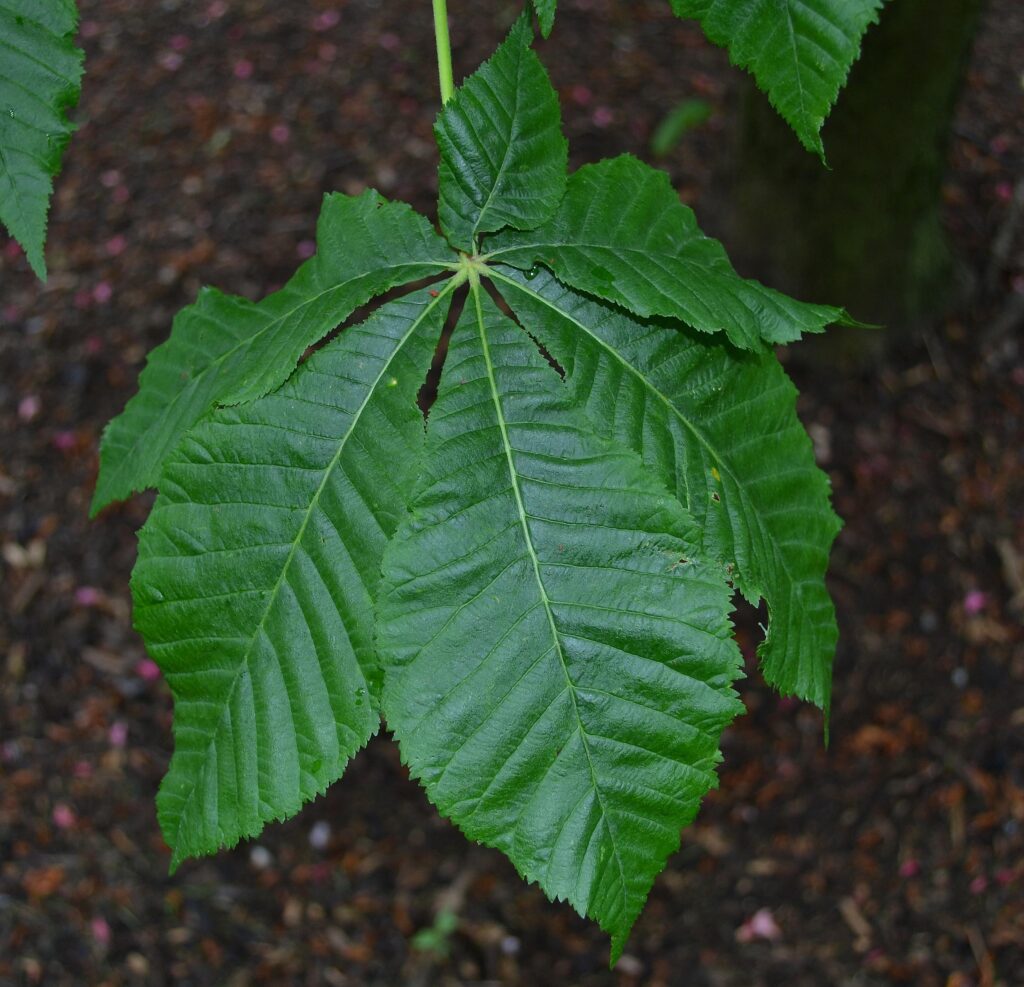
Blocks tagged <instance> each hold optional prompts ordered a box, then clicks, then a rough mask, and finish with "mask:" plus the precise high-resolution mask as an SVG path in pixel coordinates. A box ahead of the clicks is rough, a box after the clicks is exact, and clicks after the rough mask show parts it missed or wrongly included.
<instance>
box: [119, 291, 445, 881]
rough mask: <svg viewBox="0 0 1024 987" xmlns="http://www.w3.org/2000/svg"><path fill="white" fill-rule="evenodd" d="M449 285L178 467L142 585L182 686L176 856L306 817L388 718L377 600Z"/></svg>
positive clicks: (333, 357) (165, 789) (417, 447)
mask: <svg viewBox="0 0 1024 987" xmlns="http://www.w3.org/2000/svg"><path fill="white" fill-rule="evenodd" d="M449 298H450V290H449V291H445V292H443V293H442V294H441V295H438V297H437V298H431V296H430V294H429V293H428V292H426V291H421V292H418V293H416V294H412V295H409V296H406V297H405V298H402V299H399V300H397V301H394V302H391V303H389V304H388V305H386V306H384V307H382V308H381V309H379V310H378V311H377V312H376V313H374V315H373V316H371V318H370V319H369V320H367V321H366V322H365V323H363V324H362V325H360V326H355V327H352V328H349V329H347V330H346V331H345V332H344V333H343V334H342V335H341V336H340V337H339V339H337V340H335V341H333V342H332V343H330V344H329V345H328V346H326V347H325V348H324V349H323V350H321V351H320V352H318V353H317V354H315V355H314V356H313V357H312V358H311V359H310V360H309V361H307V362H306V363H305V364H303V366H302V367H301V368H300V370H299V371H298V372H297V373H296V374H295V376H294V378H293V379H292V380H291V381H289V382H288V383H287V384H286V385H285V386H284V387H283V388H281V389H280V390H279V391H277V392H276V393H274V394H272V395H270V396H268V397H265V398H262V399H261V400H258V401H256V402H253V403H251V404H248V405H244V406H241V407H237V408H227V409H222V410H220V411H218V412H216V413H215V414H214V415H213V416H212V417H210V418H209V419H207V420H206V421H204V422H203V423H201V424H200V425H198V426H197V427H196V428H194V429H193V430H192V431H191V432H190V433H189V435H188V437H187V439H186V440H185V442H184V443H183V444H182V445H181V447H180V448H179V450H178V451H177V453H176V454H175V456H174V457H173V459H172V460H171V461H170V462H169V463H168V465H167V469H166V471H165V472H164V475H163V478H162V480H161V493H160V496H159V498H158V499H157V502H156V506H155V507H154V509H153V513H152V515H151V516H150V519H149V521H148V522H147V524H146V526H145V527H144V528H143V530H142V532H141V534H140V536H139V561H138V564H137V565H136V567H135V572H134V574H133V576H132V592H133V596H134V600H135V623H136V626H137V627H138V629H139V631H140V632H141V633H142V635H143V637H144V638H145V641H146V647H147V649H148V650H149V653H150V654H151V655H152V656H153V658H154V659H155V660H156V661H157V662H158V664H159V665H160V667H161V669H162V670H163V672H164V674H165V676H166V677H167V681H168V683H169V684H170V686H171V689H172V690H173V692H174V698H175V710H174V715H175V718H174V734H175V750H174V757H173V759H172V760H171V765H170V768H169V770H168V773H167V776H166V778H165V779H164V782H163V785H162V786H161V789H160V795H159V797H158V800H157V807H158V812H159V817H160V825H161V828H162V829H163V832H164V835H165V838H166V840H167V842H168V844H169V845H170V846H171V848H172V851H173V859H172V867H173V866H177V864H178V863H179V862H180V861H181V860H182V859H183V858H185V857H188V856H194V855H198V854H205V853H212V852H213V851H215V850H216V849H217V848H218V847H220V846H223V845H233V844H234V843H236V842H238V840H239V839H240V838H242V837H248V836H253V835H255V834H256V833H258V832H259V831H260V830H261V829H262V828H263V825H264V824H265V823H266V822H268V821H270V820H273V819H281V818H284V817H286V816H289V815H292V814H293V813H295V812H297V811H298V809H299V808H300V807H301V805H302V803H303V802H304V801H306V800H308V799H310V798H312V797H314V796H315V795H317V794H320V793H321V792H323V791H324V789H325V788H326V787H327V785H329V784H330V783H331V782H333V781H334V780H335V779H337V778H338V777H339V776H340V775H341V773H342V771H343V770H344V767H345V764H346V762H347V761H348V759H349V758H350V757H351V756H352V755H353V754H354V753H355V752H356V751H357V750H358V749H359V748H360V747H362V746H363V745H364V744H365V743H366V741H367V740H368V739H369V738H370V736H371V735H372V734H373V733H374V732H375V731H376V729H377V723H378V718H379V715H378V712H377V709H378V707H377V701H376V700H377V695H376V693H377V683H378V676H377V670H376V664H375V659H374V647H373V599H374V594H375V591H376V587H377V583H378V580H379V575H380V562H381V556H382V554H383V551H384V546H385V544H386V543H387V540H388V538H389V537H390V536H391V534H392V533H393V531H394V529H395V527H396V526H397V524H398V521H399V519H400V518H401V517H402V516H403V515H404V512H405V506H406V498H407V496H408V489H409V487H411V484H412V480H413V478H414V476H415V473H416V469H417V466H418V456H419V453H420V451H421V447H422V439H423V418H422V415H421V413H420V411H419V409H418V408H417V406H416V396H417V393H418V391H419V388H420V387H421V385H422V383H423V379H424V371H425V368H426V367H428V366H429V365H430V359H431V355H432V353H433V351H434V347H435V345H436V343H437V339H438V337H439V335H440V331H441V326H442V324H443V322H444V318H445V315H446V313H447V302H448V300H449Z"/></svg>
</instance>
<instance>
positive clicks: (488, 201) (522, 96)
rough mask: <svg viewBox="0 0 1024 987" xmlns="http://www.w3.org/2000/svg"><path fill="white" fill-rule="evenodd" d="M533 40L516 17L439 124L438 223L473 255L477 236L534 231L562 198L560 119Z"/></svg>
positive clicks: (524, 23)
mask: <svg viewBox="0 0 1024 987" xmlns="http://www.w3.org/2000/svg"><path fill="white" fill-rule="evenodd" d="M532 40H533V28H532V27H531V24H530V20H529V18H527V17H525V16H524V17H520V18H519V20H518V21H517V22H516V23H515V25H514V26H513V27H512V30H511V31H510V32H509V36H508V38H507V39H506V40H505V42H504V44H502V46H501V47H500V48H499V49H498V50H497V51H496V52H495V53H494V55H492V56H491V58H489V59H488V60H487V61H486V62H484V64H483V65H481V66H480V68H479V69H477V71H476V72H474V73H473V74H472V75H471V76H470V77H469V78H468V79H467V80H466V81H465V83H464V84H463V85H462V86H460V87H459V88H458V89H457V90H456V91H455V95H454V96H452V98H451V99H450V100H449V101H448V103H447V104H446V105H445V107H444V109H443V110H442V111H441V113H440V115H439V116H438V118H437V124H436V125H435V127H434V134H435V136H436V137H437V145H438V148H439V149H440V151H441V167H440V172H439V180H438V207H437V208H438V217H439V218H440V221H441V229H443V230H444V232H445V234H446V235H447V237H448V239H449V241H450V242H451V243H452V245H453V246H455V247H459V248H460V249H462V250H466V251H471V250H473V241H474V238H475V237H476V236H477V235H478V234H480V233H489V232H492V231H493V230H500V229H501V228H502V227H504V226H513V227H515V228H516V229H520V230H528V229H532V228H533V227H535V226H538V225H539V224H540V223H542V222H543V221H544V220H545V219H547V218H548V217H549V216H550V215H551V213H552V212H554V210H555V207H556V206H557V205H558V202H559V200H560V199H561V198H562V195H563V194H564V193H565V171H566V164H567V161H568V144H567V142H566V140H565V138H564V137H563V136H562V114H561V110H560V108H559V105H558V96H557V94H556V93H555V91H554V89H553V88H552V87H551V82H550V80H549V79H548V74H547V72H545V71H544V67H543V66H542V65H541V63H540V59H538V58H537V56H536V55H535V54H534V53H533V52H532V51H531V50H530V47H529V46H530V42H531V41H532Z"/></svg>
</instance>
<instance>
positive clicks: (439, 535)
mask: <svg viewBox="0 0 1024 987" xmlns="http://www.w3.org/2000/svg"><path fill="white" fill-rule="evenodd" d="M569 397H570V396H569V394H568V393H567V391H566V389H565V387H564V385H563V384H562V383H561V382H560V381H559V378H558V377H557V375H556V374H555V373H554V371H553V370H552V369H551V368H550V367H549V366H548V365H547V363H546V362H545V361H544V359H543V358H542V357H541V356H540V354H539V353H538V351H537V350H536V347H535V346H534V345H533V343H532V342H531V341H530V340H529V338H528V337H527V336H526V335H525V334H524V333H523V332H522V331H521V330H520V329H519V328H518V327H516V326H515V325H514V324H513V323H511V322H510V321H509V320H508V319H507V318H505V317H504V316H503V315H501V313H500V312H498V310H497V308H496V307H495V306H494V303H493V302H491V301H490V298H489V297H488V296H487V295H486V294H485V293H484V292H483V291H482V290H481V289H479V288H477V289H475V290H474V292H473V293H472V294H471V297H470V301H469V303H467V307H466V310H465V311H464V313H463V317H462V319H461V320H460V323H459V325H458V326H457V328H456V331H455V334H454V335H453V337H452V341H451V347H450V350H449V353H448V357H447V362H446V365H445V370H444V375H443V378H442V382H441V390H440V394H439V397H438V400H437V403H436V404H435V405H434V407H433V409H432V412H431V416H430V421H429V427H428V447H427V453H426V455H425V460H424V461H425V466H424V475H423V477H422V479H421V483H420V486H419V491H418V494H417V496H416V498H415V501H414V504H413V514H412V517H411V518H410V519H409V520H408V521H407V522H406V523H404V524H403V525H402V527H401V528H400V529H399V532H398V534H397V535H396V537H395V540H394V541H393V542H392V544H391V545H390V546H389V547H388V550H387V553H386V555H385V562H384V580H385V586H384V588H383V589H382V597H381V603H380V608H379V623H378V634H379V645H380V652H381V662H382V664H383V665H384V669H385V686H384V700H383V704H384V714H385V716H386V717H387V720H388V725H389V726H390V727H391V729H393V730H394V732H395V735H396V737H397V738H398V740H399V743H400V745H401V749H402V754H403V757H404V758H405V760H406V761H407V762H408V764H409V766H410V769H411V771H412V773H413V775H414V776H415V777H417V778H419V779H420V780H421V781H422V782H423V784H424V786H425V787H426V789H427V792H428V795H429V796H430V799H431V800H432V801H433V802H434V803H435V804H436V805H437V807H438V809H439V810H440V811H441V812H442V813H443V814H445V815H447V816H450V818H452V819H453V820H454V821H455V822H456V823H457V824H458V825H459V826H460V828H462V829H463V830H464V831H465V832H466V833H467V835H469V836H470V837H472V838H473V839H476V840H480V841H482V842H484V843H487V844H488V845H490V846H495V847H498V848H499V849H501V850H502V851H504V852H505V853H506V854H507V855H508V856H509V858H510V859H511V860H512V862H513V863H514V864H515V865H516V867H517V868H518V869H519V871H520V872H521V873H522V874H523V875H524V876H526V877H527V878H528V879H530V880H535V881H537V882H538V883H539V884H540V885H541V887H542V888H543V889H544V890H545V891H546V892H547V893H548V894H549V895H550V896H552V897H554V898H565V899H567V900H568V901H569V902H571V903H572V905H573V906H574V907H575V908H576V909H577V910H578V911H580V912H581V913H583V914H586V915H590V916H592V917H594V918H596V919H597V921H598V922H599V923H600V924H601V926H602V928H604V929H605V930H607V931H608V932H610V933H611V935H612V955H613V959H614V958H617V957H618V955H619V953H620V952H621V950H622V946H623V943H624V941H625V938H626V935H627V934H628V932H629V929H630V927H631V926H632V924H633V921H634V920H635V918H636V916H637V914H638V913H639V911H640V909H641V907H642V905H643V902H644V900H645V898H646V896H647V892H648V890H649V888H650V886H651V883H652V882H653V880H654V877H655V875H656V874H657V873H658V872H659V871H660V870H661V868H662V867H663V865H664V862H665V858H666V857H667V856H668V854H670V853H671V852H673V851H674V850H675V849H676V848H677V847H678V845H679V830H680V828H681V827H682V826H685V825H686V824H687V823H688V822H690V820H691V819H692V818H693V816H694V814H695V813H696V811H697V807H698V805H699V803H700V800H701V798H702V797H703V795H704V794H705V792H706V791H707V790H708V789H709V788H710V787H711V786H712V785H713V784H715V781H716V778H715V773H714V766H715V764H716V763H717V761H718V760H719V754H718V738H719V735H720V733H721V731H722V729H723V728H724V727H725V725H726V724H727V723H728V722H729V721H731V720H732V718H733V717H734V716H735V715H736V713H737V712H738V711H739V710H740V709H741V708H742V707H741V705H740V703H739V701H738V700H737V699H736V697H735V694H734V693H733V691H732V688H731V683H732V682H733V680H735V679H736V678H737V677H738V676H739V675H740V657H739V653H738V650H737V648H736V645H735V643H734V642H733V640H732V638H731V627H730V624H729V621H728V619H727V615H728V612H729V607H730V603H729V592H728V590H727V588H726V586H725V583H724V579H723V578H722V576H721V573H720V572H719V571H718V569H717V568H705V567H704V566H702V565H700V564H698V563H695V562H694V561H692V559H693V554H692V551H691V549H692V539H693V536H694V532H693V523H692V520H691V519H690V518H689V516H688V515H687V514H686V513H685V511H684V510H683V508H682V507H681V505H680V504H679V503H678V501H677V500H676V499H675V498H674V497H672V496H670V495H669V494H668V493H667V492H666V491H665V489H664V487H662V486H661V485H660V484H659V483H658V482H657V481H656V480H654V479H653V478H652V477H651V474H650V473H649V472H648V471H646V470H645V469H644V467H643V465H642V463H641V461H640V459H639V458H638V457H637V456H635V454H633V453H631V452H629V451H628V450H626V449H625V448H624V447H622V446H620V445H618V444H616V443H611V442H609V441H608V440H607V439H602V438H600V437H598V436H597V435H595V434H594V433H593V431H592V429H591V427H590V425H589V422H588V421H587V419H586V418H585V417H584V416H583V415H581V414H580V413H579V412H578V411H577V410H576V409H574V407H573V405H572V403H571V401H570V400H569ZM684 558H687V559H690V560H691V561H687V562H685V563H684V562H683V561H682V560H683V559H684Z"/></svg>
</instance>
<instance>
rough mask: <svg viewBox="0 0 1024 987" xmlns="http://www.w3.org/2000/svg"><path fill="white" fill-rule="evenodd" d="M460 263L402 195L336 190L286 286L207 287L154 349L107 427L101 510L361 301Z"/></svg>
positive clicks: (98, 499)
mask: <svg viewBox="0 0 1024 987" xmlns="http://www.w3.org/2000/svg"><path fill="white" fill-rule="evenodd" d="M454 260H455V257H454V255H453V254H452V253H451V251H450V250H449V248H448V247H447V246H446V245H445V243H444V242H443V241H442V240H441V239H440V237H438V236H437V234H436V233H435V232H434V230H433V229H432V228H431V226H430V224H429V223H428V222H427V220H426V219H424V218H423V217H422V216H420V215H418V214H417V213H415V212H413V210H412V209H411V208H410V207H409V206H407V205H405V204H404V203H396V202H387V201H386V200H384V199H383V198H381V196H380V195H378V193H376V192H374V191H372V190H371V191H367V192H364V193H363V194H362V195H360V196H358V197H356V198H352V197H350V196H346V195H329V196H327V197H326V198H325V199H324V204H323V209H322V211H321V213H320V220H319V223H318V224H317V254H316V256H315V257H312V258H311V259H310V260H308V261H307V262H306V263H305V264H303V265H302V266H301V267H300V268H299V269H298V271H297V272H296V273H295V276H294V277H293V278H292V279H291V280H290V281H289V282H288V284H286V285H285V286H284V287H283V288H282V289H281V290H280V291H277V292H275V293H274V294H272V295H268V296H267V297H266V298H264V299H263V301H261V302H250V301H248V300H247V299H244V298H236V297H232V296H229V295H224V294H221V293H220V292H218V291H215V290H212V289H204V290H203V291H201V292H200V294H199V297H198V299H197V300H196V302H195V304H193V305H190V306H189V307H188V308H185V309H182V311H181V312H180V313H179V314H178V316H177V317H176V318H175V320H174V326H173V328H172V330H171V337H170V339H168V340H167V342H166V343H164V344H163V345H162V346H158V347H157V348H156V349H154V350H153V351H152V352H151V353H150V355H149V359H148V360H147V363H146V368H145V369H144V370H143V371H142V374H141V375H140V377H139V392H138V394H136V395H135V397H133V398H132V399H131V401H129V402H128V405H127V407H126V408H125V409H124V411H123V412H122V413H121V414H120V415H119V416H118V417H117V418H115V419H114V420H113V421H112V422H111V423H110V424H109V425H108V426H107V428H106V431H105V432H104V433H103V442H102V444H101V446H100V475H99V479H98V480H97V483H96V493H95V494H94V496H93V502H92V511H93V513H94V514H95V513H96V511H98V510H99V509H100V508H102V507H104V506H105V505H106V504H109V503H110V502H111V501H112V500H118V499H120V498H123V497H127V496H129V495H130V494H131V493H132V492H133V491H136V490H143V489H145V488H146V487H151V486H154V485H155V484H156V481H157V478H158V477H159V475H160V469H161V466H162V464H163V462H164V460H165V459H166V457H167V456H168V455H169V454H170V453H171V452H172V451H173V450H174V448H175V446H177V444H178V442H179V441H181V437H182V436H183V435H184V434H185V432H186V431H187V430H188V429H189V428H190V427H191V426H192V425H194V424H195V423H196V422H197V421H198V420H199V419H200V418H201V417H202V416H203V415H204V414H205V413H206V412H207V411H208V410H209V409H210V408H211V407H213V405H214V404H217V403H221V404H233V403H237V402H243V401H250V400H253V399H254V398H258V397H260V396H261V395H263V394H266V393H267V392H268V391H270V390H271V389H273V388H274V387H276V386H278V385H279V384H280V383H281V382H282V381H284V380H285V379H287V377H288V376H289V374H291V373H292V371H293V370H294V369H295V365H296V363H297V362H298V360H299V357H300V356H301V355H302V353H303V352H304V351H305V350H306V348H307V347H308V346H310V345H312V344H313V343H315V342H317V341H318V340H320V339H321V338H323V337H324V336H325V335H326V334H327V333H329V332H330V331H331V330H333V329H335V328H336V327H337V326H338V325H340V324H341V323H342V322H344V320H345V319H346V318H348V316H349V315H351V314H352V312H353V311H354V310H355V308H356V307H357V306H359V305H362V304H363V303H364V302H366V301H367V300H368V299H370V298H372V297H373V296H374V295H378V294H380V293H381V292H383V291H386V290H387V289H388V288H391V287H393V286H395V285H399V284H403V283H405V282H407V281H411V280H414V279H416V278H422V277H427V276H429V275H431V274H437V273H438V272H440V271H442V270H443V269H444V265H446V264H448V263H450V262H451V261H454Z"/></svg>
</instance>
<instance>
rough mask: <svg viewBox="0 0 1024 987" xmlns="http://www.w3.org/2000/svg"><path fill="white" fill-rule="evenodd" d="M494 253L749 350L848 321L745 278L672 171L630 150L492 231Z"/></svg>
mask: <svg viewBox="0 0 1024 987" xmlns="http://www.w3.org/2000/svg"><path fill="white" fill-rule="evenodd" d="M485 250H486V256H487V260H489V261H492V262H501V263H503V264H512V265H514V266H515V267H519V268H522V269H523V270H527V269H529V268H532V267H534V266H536V265H538V264H542V265H544V266H545V267H548V268H550V269H551V270H552V271H553V272H554V273H555V275H556V276H557V277H558V278H559V280H561V281H563V282H565V283H566V284H569V285H571V286H572V287H574V288H577V289H579V290H580V291H585V292H588V293H589V294H592V295H597V296H598V297H599V298H603V299H605V300H606V301H610V302H615V303H616V304H618V305H622V306H624V307H625V308H627V309H629V310H630V311H631V312H635V313H636V314H637V315H641V316H645V317H646V316H651V315H663V316H670V317H672V318H676V319H681V320H682V321H683V322H685V323H686V324H687V325H690V326H692V327H693V328H694V329H699V330H700V331H701V332H708V333H714V332H724V333H725V335H726V336H727V337H728V339H729V341H730V342H731V343H733V344H734V345H736V346H738V347H740V348H741V349H747V350H753V349H760V348H762V347H763V346H764V344H765V343H789V342H792V341H793V340H795V339H799V338H800V336H801V335H802V334H803V333H805V332H822V331H823V330H824V329H825V327H826V326H827V325H829V324H830V323H832V322H842V321H847V320H848V317H847V316H846V314H845V313H844V312H843V311H842V309H838V308H833V307H831V306H829V305H808V304H806V303H804V302H798V301H795V300H794V299H792V298H789V297H788V296H786V295H783V294H781V293H780V292H777V291H773V290H772V289H771V288H766V287H764V285H762V284H759V283H758V282H757V281H749V280H745V279H743V278H741V277H740V276H739V275H738V274H737V273H736V272H735V270H733V267H732V265H731V264H730V263H729V259H728V257H727V256H726V254H725V250H724V249H723V248H722V245H721V244H720V243H719V242H718V241H717V240H712V239H711V238H710V237H706V236H704V234H703V233H701V231H700V230H699V229H698V227H697V221H696V219H695V218H694V215H693V212H692V210H690V209H689V208H688V207H686V206H684V205H683V203H682V202H680V201H679V196H678V195H677V194H676V192H675V190H674V189H673V188H672V186H671V185H670V184H669V180H668V176H667V175H666V174H665V173H664V172H662V171H657V170H655V169H654V168H651V167H650V166H649V165H645V164H644V163H643V162H641V161H638V160H637V159H636V158H634V157H631V156H629V155H621V156H620V157H617V158H611V159H609V160H606V161H601V162H599V163H598V164H594V165H585V166H584V167H582V168H580V170H579V171H577V172H575V173H574V174H572V175H570V176H569V185H568V189H567V191H566V194H565V198H564V199H563V200H562V203H561V205H560V206H559V207H558V211H557V212H556V213H555V214H554V215H553V216H552V217H551V219H550V220H548V221H547V222H546V223H544V224H543V225H542V226H541V227H540V228H538V229H536V230H532V231H529V232H519V231H514V230H507V231H505V232H503V233H499V234H498V235H497V236H495V237H492V238H488V241H487V244H486V247H485Z"/></svg>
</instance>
